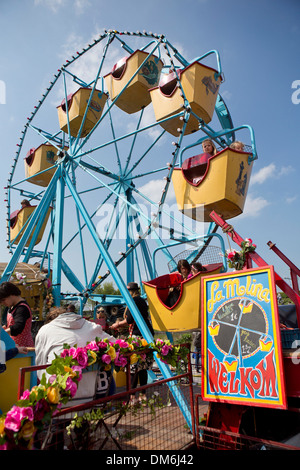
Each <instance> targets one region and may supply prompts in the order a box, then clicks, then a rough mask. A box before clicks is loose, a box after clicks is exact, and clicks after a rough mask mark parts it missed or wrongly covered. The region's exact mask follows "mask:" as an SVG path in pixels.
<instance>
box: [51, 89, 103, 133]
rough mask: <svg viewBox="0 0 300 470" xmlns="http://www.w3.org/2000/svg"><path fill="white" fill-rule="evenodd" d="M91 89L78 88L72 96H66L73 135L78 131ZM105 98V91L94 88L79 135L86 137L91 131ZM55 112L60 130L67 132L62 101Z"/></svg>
mask: <svg viewBox="0 0 300 470" xmlns="http://www.w3.org/2000/svg"><path fill="white" fill-rule="evenodd" d="M91 91H92V90H91V89H90V88H79V89H78V90H77V91H76V92H75V93H74V94H73V95H72V96H70V97H68V113H69V123H70V133H71V135H72V136H73V137H76V136H77V134H78V132H79V129H80V126H81V123H82V119H83V117H84V114H85V111H86V107H87V103H88V102H89V99H90V94H91ZM106 100H107V94H106V93H103V92H102V91H100V90H96V89H95V90H94V93H93V97H92V99H91V102H90V106H89V110H88V112H87V115H86V117H85V121H84V125H83V128H82V131H81V134H80V137H86V136H87V135H88V134H89V133H90V132H91V130H92V129H93V127H94V126H95V124H96V123H97V122H98V121H99V119H100V117H101V115H102V112H103V108H104V105H105V103H106ZM57 112H58V120H59V126H60V128H61V130H62V131H64V132H65V133H68V118H67V110H66V105H65V103H64V101H63V102H62V103H61V105H60V106H58V107H57Z"/></svg>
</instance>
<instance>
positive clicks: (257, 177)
mask: <svg viewBox="0 0 300 470" xmlns="http://www.w3.org/2000/svg"><path fill="white" fill-rule="evenodd" d="M275 175H276V166H275V165H274V163H271V164H270V165H268V166H265V167H263V168H261V169H260V170H259V171H258V172H257V173H255V174H254V175H252V176H251V183H252V184H255V183H257V184H262V183H264V182H265V181H266V180H267V179H269V178H273V177H274V176H275Z"/></svg>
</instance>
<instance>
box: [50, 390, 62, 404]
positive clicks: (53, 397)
mask: <svg viewBox="0 0 300 470" xmlns="http://www.w3.org/2000/svg"><path fill="white" fill-rule="evenodd" d="M47 398H48V400H49V402H50V403H53V404H54V405H56V404H57V403H58V402H59V400H60V393H59V389H58V387H49V388H48V390H47Z"/></svg>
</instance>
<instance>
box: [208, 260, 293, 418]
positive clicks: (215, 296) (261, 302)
mask: <svg viewBox="0 0 300 470" xmlns="http://www.w3.org/2000/svg"><path fill="white" fill-rule="evenodd" d="M202 302H203V303H202V354H203V360H202V378H203V379H202V398H203V400H207V401H218V402H224V403H235V404H247V405H250V406H263V407H272V408H283V409H285V408H286V407H287V403H286V393H285V384H284V376H283V360H282V349H281V337H280V326H279V317H278V306H277V301H276V290H275V280H274V270H273V267H272V266H266V267H264V268H259V269H249V270H245V271H235V272H230V273H225V274H219V275H215V276H206V277H204V278H203V279H202Z"/></svg>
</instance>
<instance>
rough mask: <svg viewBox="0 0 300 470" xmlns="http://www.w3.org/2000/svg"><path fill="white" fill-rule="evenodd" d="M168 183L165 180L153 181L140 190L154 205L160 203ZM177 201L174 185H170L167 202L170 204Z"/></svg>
mask: <svg viewBox="0 0 300 470" xmlns="http://www.w3.org/2000/svg"><path fill="white" fill-rule="evenodd" d="M165 184H166V181H165V180H163V179H157V180H151V181H149V182H148V183H146V184H144V185H143V186H141V187H140V188H138V190H139V191H140V192H141V193H142V194H144V195H145V196H146V197H148V198H149V199H150V200H151V201H153V202H154V203H158V202H159V201H160V199H161V196H162V191H163V189H164V187H165ZM174 199H175V193H174V189H173V185H171V184H170V186H169V189H168V193H167V197H166V202H170V201H172V200H174Z"/></svg>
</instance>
